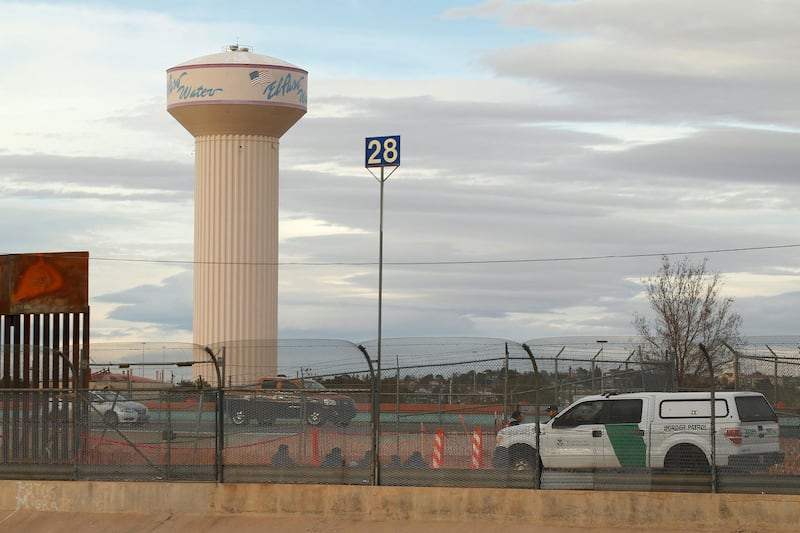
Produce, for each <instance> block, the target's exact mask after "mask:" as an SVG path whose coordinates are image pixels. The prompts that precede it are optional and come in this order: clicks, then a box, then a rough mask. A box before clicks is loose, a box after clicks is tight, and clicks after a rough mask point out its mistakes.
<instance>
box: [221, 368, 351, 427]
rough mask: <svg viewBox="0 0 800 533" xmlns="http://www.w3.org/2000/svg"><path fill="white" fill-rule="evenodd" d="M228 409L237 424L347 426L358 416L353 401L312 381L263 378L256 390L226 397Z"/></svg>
mask: <svg viewBox="0 0 800 533" xmlns="http://www.w3.org/2000/svg"><path fill="white" fill-rule="evenodd" d="M225 410H226V412H227V413H228V415H229V416H230V418H231V421H232V422H233V423H234V424H237V425H241V424H249V423H250V422H251V421H252V420H256V421H258V422H259V423H262V424H272V423H274V422H275V420H277V419H279V418H283V419H295V420H304V421H306V422H307V423H308V424H310V425H312V426H318V425H320V424H323V423H325V422H331V423H334V424H339V425H342V426H346V425H347V424H349V423H350V421H351V420H353V418H354V417H355V416H356V407H355V404H354V403H353V399H352V398H350V397H349V396H345V395H343V394H337V393H334V392H331V391H328V390H326V389H325V387H324V386H323V385H322V384H320V383H319V382H317V381H314V380H313V379H292V378H286V377H274V378H261V379H260V380H259V381H258V388H257V390H256V391H253V392H250V391H232V392H230V393H228V394H227V396H226V402H225Z"/></svg>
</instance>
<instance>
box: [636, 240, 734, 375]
mask: <svg viewBox="0 0 800 533" xmlns="http://www.w3.org/2000/svg"><path fill="white" fill-rule="evenodd" d="M707 262H708V260H707V259H704V260H703V262H702V263H699V264H692V263H691V262H690V261H689V259H688V258H687V257H684V258H683V259H682V260H681V261H680V262H679V263H676V264H671V263H670V261H669V257H667V256H664V257H662V259H661V269H660V270H659V272H658V273H657V274H656V275H654V276H652V277H650V278H648V279H645V280H643V282H644V284H645V288H646V290H647V297H648V299H649V301H650V307H651V309H652V310H653V311H654V313H655V319H654V321H653V323H652V324H651V323H650V322H649V321H648V319H647V318H646V317H644V316H642V315H639V314H638V313H636V314H635V315H634V320H633V325H634V327H635V328H636V330H637V332H638V333H639V335H641V337H642V339H643V340H644V346H643V347H642V357H643V359H645V360H655V361H665V360H670V359H671V360H674V363H675V373H676V379H677V385H678V387H679V388H682V387H691V386H697V385H701V384H702V385H707V384H708V383H709V380H708V377H707V376H708V367H707V364H706V362H705V359H704V357H703V354H702V353H701V352H700V350H699V348H698V344H699V343H703V344H704V345H705V346H706V349H707V350H708V353H709V354H711V356H712V361H713V364H714V371H715V374H716V373H718V371H719V370H720V369H721V367H722V366H723V365H725V364H726V363H728V362H729V361H730V356H731V354H730V352H729V351H727V350H726V349H725V343H728V344H729V345H734V344H737V343H739V342H740V341H741V338H740V335H739V327H740V326H741V323H742V318H741V316H739V314H738V313H736V312H735V311H734V310H733V299H732V298H726V297H723V296H721V295H720V289H721V287H722V285H723V284H722V281H721V280H720V276H719V272H715V273H710V272H708V271H707V269H706V265H707Z"/></svg>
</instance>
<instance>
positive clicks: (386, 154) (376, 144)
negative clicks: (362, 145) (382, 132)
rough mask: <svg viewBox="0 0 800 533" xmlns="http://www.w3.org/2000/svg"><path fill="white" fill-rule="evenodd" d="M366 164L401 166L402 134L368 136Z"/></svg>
mask: <svg viewBox="0 0 800 533" xmlns="http://www.w3.org/2000/svg"><path fill="white" fill-rule="evenodd" d="M365 166H367V167H397V166H400V136H399V135H389V136H386V137H367V139H366V154H365Z"/></svg>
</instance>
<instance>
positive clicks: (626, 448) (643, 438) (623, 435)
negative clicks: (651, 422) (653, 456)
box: [601, 398, 649, 468]
mask: <svg viewBox="0 0 800 533" xmlns="http://www.w3.org/2000/svg"><path fill="white" fill-rule="evenodd" d="M646 401H647V399H646V398H634V399H620V400H615V399H613V398H610V399H608V400H607V401H606V402H604V406H603V411H602V413H601V421H602V422H603V426H604V428H603V429H604V431H605V437H604V438H603V439H602V441H603V466H604V467H605V468H644V467H646V466H647V446H646V443H647V442H648V438H649V435H648V434H647V424H646V423H643V422H642V411H643V409H644V408H645V407H646V406H645V405H644V404H645V402H646Z"/></svg>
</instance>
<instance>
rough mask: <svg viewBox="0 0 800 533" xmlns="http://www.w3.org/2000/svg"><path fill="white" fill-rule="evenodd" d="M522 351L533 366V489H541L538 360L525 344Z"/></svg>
mask: <svg viewBox="0 0 800 533" xmlns="http://www.w3.org/2000/svg"><path fill="white" fill-rule="evenodd" d="M522 349H523V350H525V352H526V353H527V354H528V357H530V359H531V364H533V388H534V391H533V401H534V403H535V404H536V407H535V409H536V410H535V411H534V414H533V420H534V424H535V436H536V438H535V442H536V452H535V453H534V454H533V461H534V463H533V488H534V489H539V488H541V486H542V469H541V467H540V466H539V463H540V461H539V436H540V433H541V429H540V428H539V367H538V365H537V364H536V358H535V357H534V356H533V352H532V351H531V348H530V346H528V345H527V344H523V345H522Z"/></svg>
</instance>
